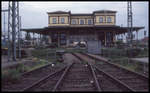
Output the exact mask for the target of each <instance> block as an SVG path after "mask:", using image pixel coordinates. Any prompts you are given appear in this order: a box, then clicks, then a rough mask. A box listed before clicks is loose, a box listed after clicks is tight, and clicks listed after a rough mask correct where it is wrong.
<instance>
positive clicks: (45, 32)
mask: <svg viewBox="0 0 150 93" xmlns="http://www.w3.org/2000/svg"><path fill="white" fill-rule="evenodd" d="M141 29H144V27H133V31H139V30H141ZM21 31H25V32H32V33H38V34H43V35H48V34H50V33H51V32H52V33H58V32H66V31H67V32H69V33H74V32H76V33H80V32H81V31H82V32H85V33H91V32H94V31H96V32H115V33H116V34H123V33H127V32H128V27H120V26H50V27H44V28H31V29H21Z"/></svg>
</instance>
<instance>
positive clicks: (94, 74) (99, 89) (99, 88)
mask: <svg viewBox="0 0 150 93" xmlns="http://www.w3.org/2000/svg"><path fill="white" fill-rule="evenodd" d="M88 64H89V63H88ZM89 66H90V68H91V70H92V75H93V77H94V81H95V84H96V88H97V90H98V91H102V89H101V87H100V85H99V83H98V80H97V77H96V73H95V71H94V69H93V66H92V65H91V64H89Z"/></svg>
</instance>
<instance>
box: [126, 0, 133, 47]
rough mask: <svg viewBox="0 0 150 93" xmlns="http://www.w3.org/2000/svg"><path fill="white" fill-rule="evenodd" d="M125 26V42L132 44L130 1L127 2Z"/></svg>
mask: <svg viewBox="0 0 150 93" xmlns="http://www.w3.org/2000/svg"><path fill="white" fill-rule="evenodd" d="M127 6H128V7H127V13H128V14H127V17H128V18H127V26H128V36H127V42H128V44H129V46H132V39H133V35H132V30H133V28H132V27H133V22H132V21H133V20H132V3H131V1H128V2H127Z"/></svg>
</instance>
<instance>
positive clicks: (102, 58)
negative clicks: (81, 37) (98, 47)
mask: <svg viewBox="0 0 150 93" xmlns="http://www.w3.org/2000/svg"><path fill="white" fill-rule="evenodd" d="M88 55H90V56H93V57H96V58H98V59H101V60H104V61H108V59H106V58H104V57H102V56H99V55H94V54H88Z"/></svg>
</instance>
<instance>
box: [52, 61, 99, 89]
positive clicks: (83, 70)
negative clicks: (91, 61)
mask: <svg viewBox="0 0 150 93" xmlns="http://www.w3.org/2000/svg"><path fill="white" fill-rule="evenodd" d="M53 91H100V90H99V89H98V87H97V85H96V84H95V83H94V77H93V74H92V72H91V68H90V67H89V65H88V64H83V63H82V62H81V63H77V62H75V63H74V64H73V65H72V67H71V68H70V69H68V71H66V73H65V75H64V77H63V80H62V81H61V82H60V83H59V85H58V86H57V87H56V88H55V89H54V90H53Z"/></svg>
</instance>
